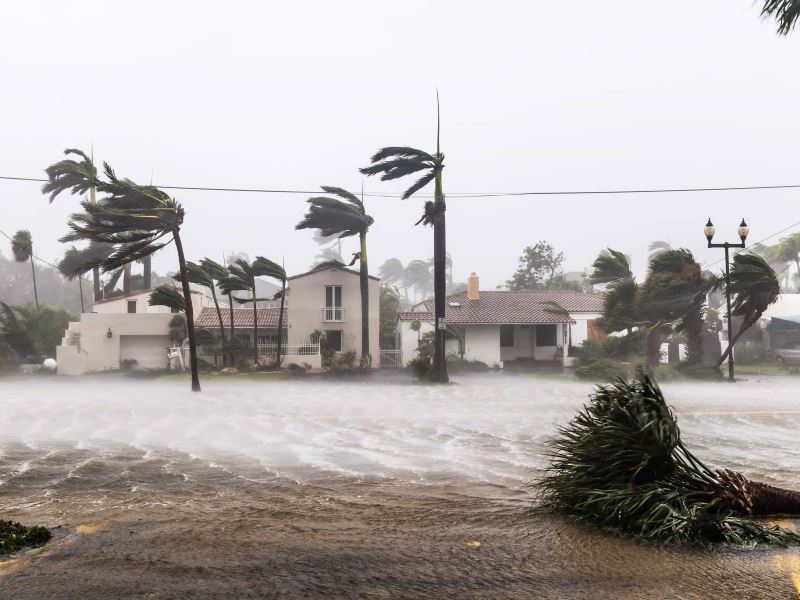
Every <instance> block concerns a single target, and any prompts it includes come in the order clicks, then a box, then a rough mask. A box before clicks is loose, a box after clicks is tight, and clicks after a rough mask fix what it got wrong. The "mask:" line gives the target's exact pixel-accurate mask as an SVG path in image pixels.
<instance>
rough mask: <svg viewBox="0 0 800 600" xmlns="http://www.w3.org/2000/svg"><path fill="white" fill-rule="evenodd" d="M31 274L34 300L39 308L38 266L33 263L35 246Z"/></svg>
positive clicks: (37, 308)
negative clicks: (37, 288)
mask: <svg viewBox="0 0 800 600" xmlns="http://www.w3.org/2000/svg"><path fill="white" fill-rule="evenodd" d="M31 274H32V275H33V300H34V301H35V302H36V310H37V311H38V310H39V292H38V291H36V266H35V265H34V264H33V247H31Z"/></svg>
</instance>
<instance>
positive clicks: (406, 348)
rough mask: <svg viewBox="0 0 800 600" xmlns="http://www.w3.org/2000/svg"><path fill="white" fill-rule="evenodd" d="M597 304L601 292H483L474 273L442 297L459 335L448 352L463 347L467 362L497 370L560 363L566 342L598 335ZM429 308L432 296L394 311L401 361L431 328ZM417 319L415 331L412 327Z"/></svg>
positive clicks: (450, 341) (406, 359)
mask: <svg viewBox="0 0 800 600" xmlns="http://www.w3.org/2000/svg"><path fill="white" fill-rule="evenodd" d="M549 303H555V304H557V305H558V306H560V307H562V308H563V309H564V311H566V313H562V312H560V311H557V310H554V309H553V305H552V304H549ZM602 306H603V299H602V297H601V296H597V295H594V294H585V293H581V292H568V291H563V292H562V291H513V292H512V291H502V290H491V291H483V290H480V285H479V279H478V277H477V276H476V275H475V273H473V274H472V275H471V276H470V278H469V284H468V289H467V291H464V292H458V293H455V294H450V295H448V296H447V299H446V308H445V320H446V325H447V328H448V329H449V330H451V331H452V332H453V333H455V334H456V337H457V338H461V339H460V340H459V339H448V341H447V353H448V354H451V353H459V354H460V353H461V352H462V351H463V355H464V358H465V359H467V360H477V361H481V362H483V363H486V364H487V365H489V366H491V367H501V368H502V367H504V366H508V365H509V363H532V362H535V361H561V360H563V359H564V358H566V356H567V352H568V349H569V346H579V345H580V344H582V343H583V341H584V340H586V339H590V338H591V339H599V338H600V337H602V333H601V332H600V331H599V329H598V328H597V327H596V325H595V321H596V320H597V319H599V318H600V316H601V311H602ZM433 308H434V306H433V300H432V299H431V300H427V301H425V302H422V303H420V304H418V305H416V306H414V307H413V308H412V310H411V311H407V312H401V313H399V314H398V318H397V320H398V323H397V334H396V335H397V339H396V347H397V348H398V349H400V350H401V351H402V360H403V363H404V364H408V363H409V362H410V361H411V360H413V359H414V358H415V357H416V356H417V346H418V342H419V337H420V336H421V335H422V334H424V333H425V332H426V331H433V327H434V314H433ZM416 322H419V325H420V329H419V331H415V330H414V328H415V325H416ZM461 346H463V348H462V347H461Z"/></svg>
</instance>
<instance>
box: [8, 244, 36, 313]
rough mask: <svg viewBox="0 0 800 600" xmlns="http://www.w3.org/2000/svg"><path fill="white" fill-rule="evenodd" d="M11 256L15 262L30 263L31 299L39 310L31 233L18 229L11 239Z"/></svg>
mask: <svg viewBox="0 0 800 600" xmlns="http://www.w3.org/2000/svg"><path fill="white" fill-rule="evenodd" d="M11 254H13V255H14V260H16V261H17V262H25V261H28V260H29V261H31V276H32V277H33V299H34V300H35V302H36V310H39V293H38V292H37V291H36V266H35V265H34V264H33V239H32V238H31V232H30V231H28V230H27V229H20V230H19V231H17V233H15V234H14V237H13V238H11Z"/></svg>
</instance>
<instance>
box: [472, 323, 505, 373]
mask: <svg viewBox="0 0 800 600" xmlns="http://www.w3.org/2000/svg"><path fill="white" fill-rule="evenodd" d="M465 330H466V331H465V334H464V349H465V352H464V358H466V359H467V360H479V361H481V362H483V363H486V364H487V365H489V366H490V367H494V366H497V365H499V364H500V362H501V358H500V326H499V325H469V326H467V327H466V328H465Z"/></svg>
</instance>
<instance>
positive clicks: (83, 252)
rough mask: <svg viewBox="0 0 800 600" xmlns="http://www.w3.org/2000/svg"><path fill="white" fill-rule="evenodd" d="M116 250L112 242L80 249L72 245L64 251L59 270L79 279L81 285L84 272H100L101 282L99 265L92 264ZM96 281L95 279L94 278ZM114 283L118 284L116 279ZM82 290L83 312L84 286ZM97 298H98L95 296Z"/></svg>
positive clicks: (70, 277) (68, 277)
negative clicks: (92, 265)
mask: <svg viewBox="0 0 800 600" xmlns="http://www.w3.org/2000/svg"><path fill="white" fill-rule="evenodd" d="M113 251H114V246H112V245H111V244H97V243H94V242H92V243H90V244H89V245H88V246H87V247H86V248H82V249H78V248H76V247H75V246H72V247H70V248H69V250H67V251H66V252H65V253H64V258H62V259H61V261H60V262H59V263H58V271H59V273H61V274H62V275H63V276H64V277H66V278H67V279H77V280H78V283H79V285H80V284H81V281H82V279H83V278H82V275H83V274H84V273H88V272H89V271H95V270H97V272H98V282H99V272H100V270H99V268H98V267H91V266H90V265H91V264H92V263H93V262H96V261H97V260H98V259H99V260H103V259H105V258H108V257H109V256H110V255H111V253H112V252H113ZM93 282H94V280H93ZM114 285H116V280H115V281H114ZM80 291H81V312H83V308H84V307H83V286H82V285H81V286H80ZM95 300H98V298H96V297H95Z"/></svg>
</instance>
